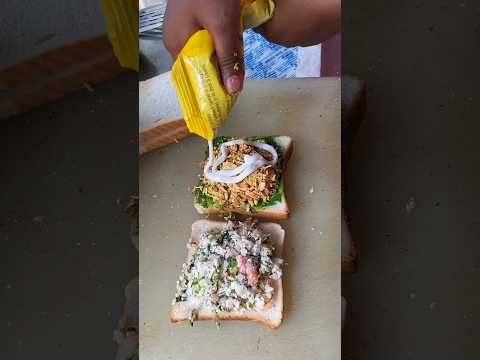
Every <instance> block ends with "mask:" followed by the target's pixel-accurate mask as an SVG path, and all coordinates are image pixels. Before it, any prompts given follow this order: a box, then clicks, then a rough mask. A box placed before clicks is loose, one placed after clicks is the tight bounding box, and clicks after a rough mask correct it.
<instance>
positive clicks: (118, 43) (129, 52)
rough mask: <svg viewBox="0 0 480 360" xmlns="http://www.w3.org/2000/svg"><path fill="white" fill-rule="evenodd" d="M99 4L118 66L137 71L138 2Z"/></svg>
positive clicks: (103, 2) (106, 1)
mask: <svg viewBox="0 0 480 360" xmlns="http://www.w3.org/2000/svg"><path fill="white" fill-rule="evenodd" d="M101 4H102V8H103V12H104V14H105V19H106V22H107V30H108V37H109V39H110V42H111V44H112V47H113V51H114V52H115V56H116V57H117V59H118V62H119V63H120V66H122V67H124V68H129V69H133V70H135V71H138V1H137V0H127V1H116V0H101Z"/></svg>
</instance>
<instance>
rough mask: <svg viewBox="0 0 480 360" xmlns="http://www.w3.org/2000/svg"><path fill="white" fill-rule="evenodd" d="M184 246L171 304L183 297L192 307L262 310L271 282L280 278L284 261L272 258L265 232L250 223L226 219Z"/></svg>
mask: <svg viewBox="0 0 480 360" xmlns="http://www.w3.org/2000/svg"><path fill="white" fill-rule="evenodd" d="M189 246H190V249H189V254H190V255H189V258H188V260H187V262H186V263H185V264H183V267H182V274H181V275H180V277H179V280H178V281H177V291H176V295H175V299H174V301H173V303H174V304H175V303H181V302H186V301H188V302H189V303H190V304H194V308H196V309H200V308H202V309H210V310H212V311H215V312H234V311H235V312H238V311H240V312H241V311H248V310H261V309H262V308H264V306H265V305H266V304H268V303H269V302H270V301H271V300H272V298H273V295H274V291H275V290H274V287H273V286H272V281H273V280H278V279H280V278H281V276H282V270H281V266H282V263H283V260H282V259H279V258H275V259H274V258H273V254H274V252H275V247H274V245H273V242H272V241H271V239H270V235H269V234H266V233H264V232H262V231H260V230H259V229H258V228H256V226H255V224H253V223H250V222H245V223H242V222H231V221H229V222H227V223H226V224H225V225H224V226H223V227H219V228H215V229H211V230H209V231H206V232H204V233H202V235H201V236H200V239H199V240H198V241H196V242H191V243H190V244H189ZM194 312H195V309H193V312H192V314H193V313H194ZM193 317H194V316H192V318H193Z"/></svg>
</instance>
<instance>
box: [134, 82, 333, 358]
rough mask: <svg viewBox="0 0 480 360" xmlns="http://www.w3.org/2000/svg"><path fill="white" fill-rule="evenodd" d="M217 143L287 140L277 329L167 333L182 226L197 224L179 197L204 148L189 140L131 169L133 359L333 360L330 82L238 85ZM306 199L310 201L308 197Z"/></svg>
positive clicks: (173, 329)
mask: <svg viewBox="0 0 480 360" xmlns="http://www.w3.org/2000/svg"><path fill="white" fill-rule="evenodd" d="M220 133H221V134H225V135H238V136H242V135H277V134H278V135H290V136H291V137H292V138H293V139H294V141H295V148H294V152H293V155H292V158H291V160H290V162H289V164H288V170H287V173H286V195H287V198H288V203H289V207H290V210H291V217H290V219H288V220H285V221H281V222H280V224H281V225H282V226H283V227H284V228H285V230H286V240H285V251H284V252H285V256H284V258H285V261H286V263H287V265H286V266H285V268H284V289H285V294H284V300H285V309H284V320H283V323H282V325H281V326H280V328H279V329H277V330H270V329H269V328H267V327H265V326H263V325H261V324H258V323H255V322H242V321H231V322H226V321H225V322H222V326H221V329H220V330H217V328H216V326H215V323H214V322H211V321H208V322H205V321H203V322H197V323H195V326H194V327H193V328H192V327H190V325H189V324H188V323H180V324H171V323H170V322H169V311H170V304H171V300H172V298H173V296H174V293H175V282H176V280H177V278H178V276H179V274H180V268H181V265H182V263H183V262H184V260H185V258H186V248H185V245H186V243H187V240H188V238H189V235H190V226H191V224H192V223H193V222H194V221H195V220H197V219H200V218H201V215H199V214H197V213H196V212H195V210H194V208H193V206H192V195H191V194H190V193H189V188H192V187H193V186H194V185H195V184H196V182H197V179H198V177H197V175H198V171H199V169H198V167H197V166H196V164H197V163H198V162H199V161H200V160H201V159H202V158H203V156H204V154H205V148H206V142H205V141H204V140H202V139H200V138H198V137H197V136H191V137H189V138H187V139H185V140H182V141H180V142H179V143H178V144H171V145H168V146H166V147H165V148H163V149H162V150H158V151H154V152H152V153H149V154H146V155H145V156H143V157H141V159H140V336H141V340H140V358H141V359H142V360H157V359H172V360H187V359H198V360H203V359H209V360H217V359H228V360H240V359H241V360H245V359H272V360H273V359H275V360H292V359H302V360H310V359H311V360H339V359H340V357H341V355H340V354H341V350H340V344H341V340H340V337H341V300H340V289H341V284H340V281H341V270H340V234H341V232H340V219H341V211H340V198H341V191H340V187H341V183H340V181H341V180H340V179H341V176H340V175H341V173H340V172H341V167H340V157H341V155H340V152H341V148H340V145H341V144H340V80H339V79H318V78H316V79H288V80H286V79H278V80H257V81H248V82H247V84H246V87H245V90H244V91H243V92H242V94H241V95H240V97H239V99H238V102H237V104H236V106H235V108H234V110H233V112H232V114H231V116H230V118H229V120H228V121H227V123H226V124H225V126H224V127H223V128H222V129H221V131H220ZM312 190H313V191H312Z"/></svg>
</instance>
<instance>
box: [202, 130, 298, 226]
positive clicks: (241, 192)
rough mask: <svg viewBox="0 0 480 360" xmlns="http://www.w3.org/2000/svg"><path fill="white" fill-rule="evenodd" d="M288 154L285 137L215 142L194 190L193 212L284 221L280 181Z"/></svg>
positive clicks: (285, 211) (289, 147) (285, 213)
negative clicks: (234, 214) (232, 214)
mask: <svg viewBox="0 0 480 360" xmlns="http://www.w3.org/2000/svg"><path fill="white" fill-rule="evenodd" d="M292 151H293V141H292V139H291V138H290V137H289V136H257V137H247V138H233V137H226V136H220V137H217V138H215V139H214V140H213V142H212V143H211V149H210V151H207V157H206V160H205V161H203V162H202V164H201V165H202V166H201V167H202V173H201V174H200V180H199V183H198V185H197V186H196V187H195V188H194V194H195V199H194V206H195V208H196V209H197V211H198V212H199V213H201V214H213V213H223V214H228V213H239V214H243V215H248V216H258V217H263V218H271V219H286V218H288V216H289V209H288V206H287V200H286V196H285V186H284V180H285V171H286V165H287V162H288V160H289V158H290V156H291V153H292ZM212 155H213V156H212Z"/></svg>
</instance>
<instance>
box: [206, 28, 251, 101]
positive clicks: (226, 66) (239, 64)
mask: <svg viewBox="0 0 480 360" xmlns="http://www.w3.org/2000/svg"><path fill="white" fill-rule="evenodd" d="M212 36H213V38H214V40H215V51H216V53H217V58H218V66H219V68H220V73H221V75H222V81H223V86H225V89H226V90H227V92H228V93H229V94H230V95H233V94H235V93H238V92H239V91H241V90H242V87H243V79H244V76H245V75H244V74H245V71H244V64H243V56H242V54H241V51H240V50H241V46H240V45H241V41H243V38H242V36H241V35H240V34H239V26H237V27H230V28H229V29H228V30H226V31H225V30H224V31H220V32H212Z"/></svg>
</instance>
